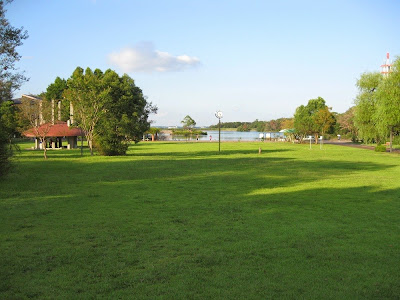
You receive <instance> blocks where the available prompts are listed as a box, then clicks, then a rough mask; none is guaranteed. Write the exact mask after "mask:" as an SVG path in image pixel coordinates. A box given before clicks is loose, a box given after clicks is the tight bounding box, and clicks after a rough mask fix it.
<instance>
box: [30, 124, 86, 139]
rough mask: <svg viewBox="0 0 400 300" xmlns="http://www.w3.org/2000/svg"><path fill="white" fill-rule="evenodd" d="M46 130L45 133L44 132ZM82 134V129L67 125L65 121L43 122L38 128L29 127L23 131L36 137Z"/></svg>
mask: <svg viewBox="0 0 400 300" xmlns="http://www.w3.org/2000/svg"><path fill="white" fill-rule="evenodd" d="M46 132H47V134H46ZM82 134H83V131H82V129H80V128H78V127H68V125H67V123H66V122H58V123H55V124H51V123H45V124H42V125H40V126H39V128H37V129H36V128H31V129H28V130H27V131H25V132H24V133H23V135H25V136H27V137H36V136H43V135H46V136H48V137H62V136H80V135H82Z"/></svg>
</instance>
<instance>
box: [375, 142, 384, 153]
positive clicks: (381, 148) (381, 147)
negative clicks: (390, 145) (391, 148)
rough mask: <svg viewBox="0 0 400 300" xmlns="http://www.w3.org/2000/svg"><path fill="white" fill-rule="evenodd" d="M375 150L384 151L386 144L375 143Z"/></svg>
mask: <svg viewBox="0 0 400 300" xmlns="http://www.w3.org/2000/svg"><path fill="white" fill-rule="evenodd" d="M375 152H386V146H385V145H381V144H379V145H377V146H376V147H375Z"/></svg>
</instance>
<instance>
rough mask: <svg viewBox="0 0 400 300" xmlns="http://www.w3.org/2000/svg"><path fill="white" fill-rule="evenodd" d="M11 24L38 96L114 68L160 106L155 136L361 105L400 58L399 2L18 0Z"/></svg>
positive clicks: (28, 88) (28, 87)
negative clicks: (369, 79)
mask: <svg viewBox="0 0 400 300" xmlns="http://www.w3.org/2000/svg"><path fill="white" fill-rule="evenodd" d="M6 9H7V12H6V17H7V18H8V20H9V21H10V23H11V24H12V25H13V26H15V27H21V26H23V27H24V28H25V29H26V30H27V31H28V34H29V38H28V39H26V40H25V41H24V44H23V45H22V46H21V47H19V48H18V51H19V53H20V54H21V55H22V59H21V60H20V61H19V63H18V67H19V68H20V70H24V71H25V75H26V76H27V77H29V78H30V80H29V82H27V83H25V84H24V85H23V86H22V87H21V89H20V90H19V91H17V92H16V93H15V96H16V97H20V96H21V95H22V94H39V93H41V92H43V91H45V90H46V88H47V86H48V85H50V84H51V83H52V82H54V80H55V78H56V77H57V76H59V77H61V78H65V79H68V78H69V77H70V76H71V75H72V72H73V71H74V70H75V68H76V67H78V66H79V67H82V68H84V69H85V68H87V67H90V68H91V69H92V70H93V69H96V68H99V69H101V70H103V71H105V70H106V69H113V70H115V71H117V72H118V73H119V74H120V75H122V74H124V73H126V74H128V75H129V76H130V77H132V78H133V79H134V80H135V84H136V85H137V86H139V87H140V88H141V89H142V91H143V94H144V95H145V96H146V97H147V99H148V101H149V102H152V103H153V104H155V105H156V106H157V107H158V113H157V114H156V115H151V116H150V119H151V120H152V121H153V126H176V125H181V124H180V122H181V121H182V120H183V118H184V117H185V116H186V115H190V116H191V117H192V118H193V119H194V120H195V121H196V122H197V125H198V126H208V125H212V124H216V123H217V121H218V120H217V118H216V117H215V112H216V111H217V110H220V111H222V112H223V118H222V120H221V121H222V122H233V121H254V120H256V119H258V120H264V121H267V120H271V119H276V118H281V117H292V116H293V114H294V112H295V110H296V108H297V107H298V106H300V105H302V104H304V105H305V104H307V102H308V100H310V99H314V98H317V97H323V98H324V99H325V101H326V103H327V105H328V106H330V107H332V110H333V111H335V112H338V113H343V112H345V111H346V110H347V109H348V108H350V107H351V106H352V105H353V102H354V98H355V97H356V95H357V88H356V86H355V84H356V81H357V78H359V77H360V75H361V74H362V73H363V72H372V71H380V65H381V64H382V63H383V62H384V60H385V58H386V53H387V52H389V53H390V56H391V58H393V59H395V57H396V56H398V55H400V38H399V31H398V29H399V28H400V17H399V16H400V2H399V1H398V0H392V1H389V0H381V1H378V0H376V1H372V0H333V1H331V0H326V1H309V0H302V1H295V0H281V1H268V0H264V1H252V0H168V1H165V0H68V1H67V0H64V1H61V0H60V1H55V0H35V1H32V0H14V2H12V3H11V4H8V5H7V6H6Z"/></svg>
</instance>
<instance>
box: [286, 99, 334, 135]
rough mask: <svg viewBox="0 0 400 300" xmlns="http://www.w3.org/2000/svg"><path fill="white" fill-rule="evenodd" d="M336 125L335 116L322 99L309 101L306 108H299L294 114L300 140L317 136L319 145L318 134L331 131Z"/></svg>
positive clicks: (302, 106)
mask: <svg viewBox="0 0 400 300" xmlns="http://www.w3.org/2000/svg"><path fill="white" fill-rule="evenodd" d="M334 123H335V118H334V115H333V114H332V113H331V112H330V109H329V108H328V107H327V105H326V104H325V100H324V99H323V98H321V97H318V98H316V99H311V100H309V101H308V104H307V105H306V106H304V105H301V106H299V107H298V108H297V109H296V112H295V114H294V128H295V130H296V133H297V135H298V136H299V137H300V140H302V139H303V138H304V136H306V135H315V143H317V142H318V139H317V138H318V134H324V133H325V132H329V131H331V129H332V126H333V125H334Z"/></svg>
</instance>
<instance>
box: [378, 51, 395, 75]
mask: <svg viewBox="0 0 400 300" xmlns="http://www.w3.org/2000/svg"><path fill="white" fill-rule="evenodd" d="M392 65H393V64H392V63H391V61H390V59H389V52H388V53H386V60H385V61H384V62H383V65H381V74H382V75H383V76H388V75H389V73H390V72H392Z"/></svg>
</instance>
